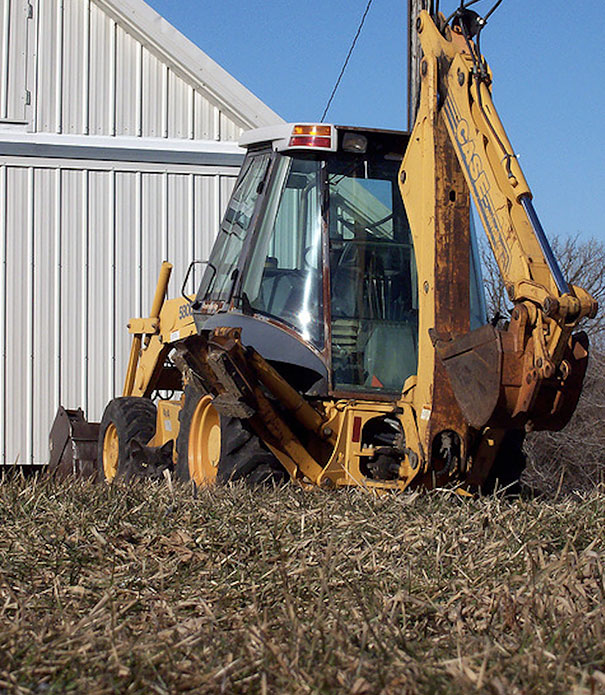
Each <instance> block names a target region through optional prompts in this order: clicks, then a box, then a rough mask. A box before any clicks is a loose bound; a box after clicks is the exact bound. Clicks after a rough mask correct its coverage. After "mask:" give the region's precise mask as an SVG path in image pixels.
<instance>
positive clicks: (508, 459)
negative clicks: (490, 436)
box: [481, 430, 527, 496]
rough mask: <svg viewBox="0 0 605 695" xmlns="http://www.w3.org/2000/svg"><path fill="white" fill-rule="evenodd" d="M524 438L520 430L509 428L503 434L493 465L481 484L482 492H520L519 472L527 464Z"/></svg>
mask: <svg viewBox="0 0 605 695" xmlns="http://www.w3.org/2000/svg"><path fill="white" fill-rule="evenodd" d="M524 440H525V432H523V431H522V430H511V431H510V432H507V433H506V434H505V435H504V439H503V440H502V443H501V444H500V449H499V450H498V454H497V455H496V460H495V461H494V465H493V466H492V468H491V470H490V472H489V474H488V476H487V478H486V479H485V482H484V483H483V485H482V486H481V491H482V492H483V493H484V494H487V495H491V494H493V493H494V491H497V490H502V491H503V493H504V494H505V495H511V496H515V495H519V494H520V493H521V480H520V479H521V474H522V473H523V471H524V470H525V466H526V465H527V457H526V456H525V453H524V452H523V441H524Z"/></svg>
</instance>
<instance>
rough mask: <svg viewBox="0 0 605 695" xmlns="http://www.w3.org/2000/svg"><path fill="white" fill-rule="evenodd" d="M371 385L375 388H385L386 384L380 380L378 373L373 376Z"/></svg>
mask: <svg viewBox="0 0 605 695" xmlns="http://www.w3.org/2000/svg"><path fill="white" fill-rule="evenodd" d="M370 386H371V387H372V388H374V389H381V388H384V384H383V383H382V382H381V381H380V379H379V378H378V377H377V376H376V374H374V375H373V376H372V383H371V384H370Z"/></svg>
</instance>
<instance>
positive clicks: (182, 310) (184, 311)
mask: <svg viewBox="0 0 605 695" xmlns="http://www.w3.org/2000/svg"><path fill="white" fill-rule="evenodd" d="M192 315H193V308H192V305H191V304H181V306H180V307H179V319H186V318H187V317H188V316H192Z"/></svg>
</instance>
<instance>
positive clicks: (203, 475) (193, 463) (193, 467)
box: [187, 396, 221, 485]
mask: <svg viewBox="0 0 605 695" xmlns="http://www.w3.org/2000/svg"><path fill="white" fill-rule="evenodd" d="M187 453H188V463H189V475H190V476H191V478H192V479H193V481H194V482H195V484H196V485H211V484H212V483H213V482H214V481H215V480H216V472H217V468H218V462H219V460H220V458H221V422H220V418H219V414H218V413H217V412H216V410H215V409H214V406H213V405H212V396H204V397H203V398H202V399H201V400H200V402H199V403H198V404H197V408H196V409H195V412H194V413H193V418H192V420H191V428H190V430H189V442H188V445H187Z"/></svg>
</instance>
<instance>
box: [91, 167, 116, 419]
mask: <svg viewBox="0 0 605 695" xmlns="http://www.w3.org/2000/svg"><path fill="white" fill-rule="evenodd" d="M89 192H90V198H89V211H90V218H89V219H90V227H89V229H90V235H89V264H88V280H89V281H88V325H87V356H88V411H87V414H88V417H89V418H90V419H91V420H98V419H100V417H101V414H102V410H103V407H104V405H105V403H106V402H107V400H108V399H109V398H111V396H112V389H111V384H112V375H111V370H112V369H113V363H112V360H111V359H108V356H109V355H111V354H112V350H113V330H112V328H113V320H114V308H113V304H112V302H111V301H109V300H110V297H111V296H112V290H111V284H112V282H113V278H112V273H111V272H108V269H109V270H111V266H112V255H113V200H112V173H111V172H108V171H93V172H90V174H89Z"/></svg>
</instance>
